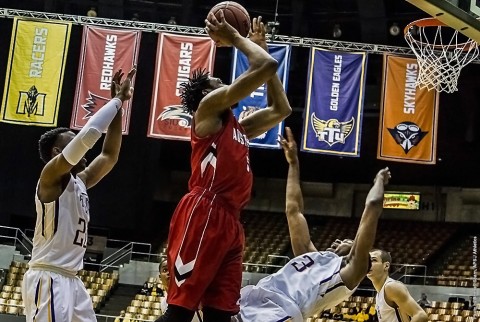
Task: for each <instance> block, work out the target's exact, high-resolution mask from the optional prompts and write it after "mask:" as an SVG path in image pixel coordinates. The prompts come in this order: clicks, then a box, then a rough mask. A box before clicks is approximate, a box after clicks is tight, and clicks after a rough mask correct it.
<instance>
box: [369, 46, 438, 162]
mask: <svg viewBox="0 0 480 322" xmlns="http://www.w3.org/2000/svg"><path fill="white" fill-rule="evenodd" d="M417 76H418V64H417V60H416V59H414V58H405V57H395V56H392V55H385V56H384V68H383V91H382V108H381V111H380V129H379V138H378V140H379V142H378V149H377V158H378V159H382V160H388V161H397V162H409V163H420V164H435V162H436V147H437V121H438V96H439V95H438V93H437V92H436V91H435V90H432V91H428V90H427V89H426V88H424V89H420V88H418V87H416V86H415V81H416V79H417Z"/></svg>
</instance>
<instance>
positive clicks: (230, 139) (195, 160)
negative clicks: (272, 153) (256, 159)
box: [157, 14, 291, 322]
mask: <svg viewBox="0 0 480 322" xmlns="http://www.w3.org/2000/svg"><path fill="white" fill-rule="evenodd" d="M209 21H210V22H209ZM205 22H206V30H207V32H208V34H209V35H210V37H211V38H212V39H213V40H214V41H215V42H216V43H217V45H221V46H235V47H236V48H237V49H238V50H240V51H241V52H243V53H244V54H245V55H246V56H247V58H248V61H249V65H250V67H249V68H248V70H247V71H246V72H244V73H243V74H242V75H240V76H239V77H238V78H237V79H236V80H235V81H233V83H232V84H231V85H225V84H223V83H222V81H221V80H220V79H218V78H212V77H210V76H209V74H208V73H207V72H205V71H203V70H196V71H194V73H193V76H192V78H191V79H189V82H188V83H185V84H183V85H182V86H183V94H182V102H183V105H184V107H185V108H186V109H187V110H189V111H190V112H191V113H192V114H193V122H192V131H191V144H192V156H191V167H192V175H191V177H190V181H189V190H190V192H189V193H188V194H187V195H185V196H184V197H183V198H182V200H181V201H180V203H179V204H178V206H177V209H176V210H175V213H174V214H173V217H172V221H171V223H170V232H169V236H168V251H167V259H168V266H169V271H170V276H171V278H170V283H169V293H168V300H167V301H168V309H167V311H166V312H165V314H164V315H163V316H162V317H161V318H160V319H159V320H157V321H162V322H165V321H169V322H171V321H175V322H177V321H181V322H190V321H191V320H192V316H193V315H194V313H195V310H196V309H197V308H198V307H199V304H200V303H201V304H202V307H203V309H202V310H203V317H204V321H205V322H223V321H230V317H231V316H232V315H234V314H236V313H237V312H238V311H239V306H238V304H237V301H238V299H239V297H240V287H241V281H242V255H243V249H244V244H245V236H244V232H243V227H242V225H241V223H240V220H239V216H240V211H241V210H242V208H243V207H244V206H245V205H246V203H247V202H248V201H249V199H250V192H251V188H252V172H251V169H250V165H249V159H248V144H249V143H248V142H249V141H248V140H249V139H252V138H255V137H257V136H259V135H260V134H262V133H264V132H265V131H267V130H269V129H270V128H272V127H274V126H276V125H277V124H278V123H279V122H281V121H282V120H283V119H285V118H286V117H287V116H288V115H289V114H290V113H291V107H290V104H289V103H288V100H287V97H286V95H285V91H284V89H283V86H282V83H281V82H280V79H279V78H278V76H276V70H277V61H276V60H275V59H273V58H272V57H271V56H270V55H269V54H268V52H267V45H266V43H265V28H264V25H263V23H262V22H261V17H259V18H258V19H254V20H253V24H252V30H251V32H250V39H247V38H244V37H242V36H240V34H239V33H238V32H237V31H236V30H235V29H234V28H233V27H232V26H231V25H229V24H228V23H227V22H226V21H225V19H224V17H223V14H222V15H221V17H220V19H219V20H217V19H215V16H213V15H210V16H209V17H208V20H206V21H205ZM265 82H266V83H267V95H268V107H267V108H265V109H262V110H258V111H257V112H255V113H252V114H250V115H248V116H247V117H245V118H243V119H242V120H241V121H240V122H238V121H237V120H236V119H235V117H234V115H233V113H232V111H231V108H232V106H233V105H235V104H236V103H237V102H238V101H240V100H241V99H243V98H244V97H246V96H247V95H250V94H251V93H252V92H253V91H255V90H256V89H257V88H258V87H260V86H261V85H262V84H264V83H265Z"/></svg>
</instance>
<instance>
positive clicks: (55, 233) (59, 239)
mask: <svg viewBox="0 0 480 322" xmlns="http://www.w3.org/2000/svg"><path fill="white" fill-rule="evenodd" d="M135 71H136V70H135V68H133V69H132V70H131V71H130V72H129V73H128V75H127V77H126V79H125V81H124V82H123V83H121V78H122V76H123V74H122V72H121V70H120V71H119V72H117V73H116V74H115V77H114V78H113V81H112V97H113V96H114V98H113V99H112V100H111V101H110V102H108V103H107V104H106V105H105V106H103V107H102V108H101V109H100V110H99V111H98V112H96V113H95V115H94V116H92V117H91V118H90V119H89V121H88V122H87V124H86V125H85V126H84V127H83V129H82V130H81V131H80V132H79V133H78V134H77V135H75V134H74V133H73V132H71V131H70V130H69V129H68V128H56V129H53V130H50V131H48V132H46V133H45V134H43V135H42V137H41V138H40V141H39V152H40V158H41V159H42V160H43V161H44V162H45V166H44V168H43V170H42V172H41V174H40V179H39V181H38V184H37V189H36V194H35V204H36V209H37V221H36V226H35V235H34V238H33V250H32V258H31V260H30V262H29V269H28V270H27V272H26V273H25V276H24V278H23V283H22V297H23V303H24V305H25V315H26V319H27V322H32V321H48V322H90V321H97V319H96V316H95V312H94V311H93V306H92V300H91V299H90V296H89V294H88V293H87V291H86V289H85V286H84V285H83V282H82V281H81V280H80V278H78V277H77V276H76V274H77V272H78V271H79V270H80V269H82V267H83V256H84V254H85V250H86V242H87V226H88V222H89V220H90V214H89V206H88V195H87V189H88V188H91V187H93V186H94V185H96V184H97V183H98V182H99V181H100V180H101V179H102V178H103V177H104V176H105V175H106V174H107V173H109V172H110V170H111V169H112V168H113V166H114V165H115V163H116V161H117V159H118V155H119V152H120V146H121V142H122V110H121V106H122V103H123V101H125V100H128V99H130V98H131V96H132V93H133V87H131V86H130V85H131V79H132V77H133V75H134V74H135ZM104 131H107V135H106V137H105V141H104V143H103V148H102V152H101V154H100V155H99V156H97V157H96V158H95V159H94V160H93V161H92V162H91V163H90V165H89V166H88V167H87V166H86V160H85V158H84V155H85V153H86V152H87V151H88V150H89V149H90V148H92V147H93V145H94V144H95V142H96V141H97V140H98V139H99V138H100V137H101V135H102V133H103V132H104Z"/></svg>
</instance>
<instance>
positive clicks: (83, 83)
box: [70, 26, 141, 134]
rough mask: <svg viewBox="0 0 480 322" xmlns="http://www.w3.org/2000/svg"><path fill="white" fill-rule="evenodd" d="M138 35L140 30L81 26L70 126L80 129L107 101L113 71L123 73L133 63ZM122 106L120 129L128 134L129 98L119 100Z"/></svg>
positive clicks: (135, 62) (136, 55) (136, 52)
mask: <svg viewBox="0 0 480 322" xmlns="http://www.w3.org/2000/svg"><path fill="white" fill-rule="evenodd" d="M140 38H141V32H140V31H131V30H118V29H106V28H99V27H92V26H85V27H83V37H82V49H81V51H80V62H79V65H78V74H77V75H78V76H77V88H76V90H75V99H74V101H73V112H72V120H71V122H70V127H71V128H72V129H77V130H80V129H81V128H82V127H83V126H84V125H85V123H87V121H88V119H89V118H90V117H91V116H93V115H94V114H95V113H96V112H97V111H98V110H99V109H100V108H101V107H102V106H103V105H105V104H106V103H107V102H108V101H110V99H111V96H110V86H111V83H112V78H113V76H114V75H115V72H116V71H117V70H119V69H120V68H121V69H122V70H123V72H124V73H125V75H126V74H127V73H128V71H129V70H130V69H131V68H132V66H133V65H136V64H137V58H138V50H139V47H140ZM134 80H135V78H134V79H133V80H132V86H134V85H133V84H134ZM122 110H123V114H122V133H123V134H128V129H129V124H130V115H131V100H128V101H127V102H125V103H124V104H123V106H122Z"/></svg>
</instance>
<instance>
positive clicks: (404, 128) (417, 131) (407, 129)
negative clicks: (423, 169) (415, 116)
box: [388, 122, 428, 154]
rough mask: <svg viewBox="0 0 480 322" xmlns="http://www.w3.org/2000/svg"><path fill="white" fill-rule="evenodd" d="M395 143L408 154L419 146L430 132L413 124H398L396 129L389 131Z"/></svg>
mask: <svg viewBox="0 0 480 322" xmlns="http://www.w3.org/2000/svg"><path fill="white" fill-rule="evenodd" d="M388 131H389V132H390V134H391V135H392V137H393V138H394V140H395V142H397V144H398V145H400V146H401V147H402V148H403V151H405V154H408V152H409V151H410V149H411V148H413V147H414V146H416V145H418V144H419V143H420V141H422V139H423V138H424V137H425V135H427V133H428V132H423V131H422V129H421V128H420V127H419V126H418V125H417V124H415V123H413V122H403V123H400V124H397V126H395V128H394V129H390V128H389V129H388Z"/></svg>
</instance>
